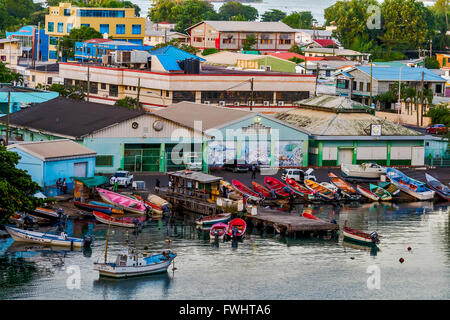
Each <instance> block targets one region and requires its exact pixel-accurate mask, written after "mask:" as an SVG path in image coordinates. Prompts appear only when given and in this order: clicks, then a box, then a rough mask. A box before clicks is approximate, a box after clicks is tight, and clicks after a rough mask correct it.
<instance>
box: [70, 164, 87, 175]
mask: <svg viewBox="0 0 450 320" xmlns="http://www.w3.org/2000/svg"><path fill="white" fill-rule="evenodd" d="M86 175H87V162H76V163H74V164H73V176H74V177H86Z"/></svg>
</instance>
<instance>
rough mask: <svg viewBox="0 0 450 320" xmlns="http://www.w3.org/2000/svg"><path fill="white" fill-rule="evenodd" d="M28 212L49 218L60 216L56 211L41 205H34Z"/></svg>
mask: <svg viewBox="0 0 450 320" xmlns="http://www.w3.org/2000/svg"><path fill="white" fill-rule="evenodd" d="M30 214H31V215H33V216H34V215H35V216H38V217H42V218H45V219H50V220H59V218H60V216H59V214H58V212H56V211H53V210H50V209H46V208H42V207H36V209H34V211H33V212H30Z"/></svg>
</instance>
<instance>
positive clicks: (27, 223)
mask: <svg viewBox="0 0 450 320" xmlns="http://www.w3.org/2000/svg"><path fill="white" fill-rule="evenodd" d="M34 223H35V222H34V219H33V217H32V216H29V215H26V216H25V217H24V218H23V224H24V226H33V225H34Z"/></svg>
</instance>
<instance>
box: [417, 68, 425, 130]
mask: <svg viewBox="0 0 450 320" xmlns="http://www.w3.org/2000/svg"><path fill="white" fill-rule="evenodd" d="M423 78H424V72H423V71H422V94H421V97H420V106H421V107H420V125H421V126H423V106H424V103H423V86H424V84H423ZM417 111H419V110H417Z"/></svg>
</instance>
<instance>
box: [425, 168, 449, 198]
mask: <svg viewBox="0 0 450 320" xmlns="http://www.w3.org/2000/svg"><path fill="white" fill-rule="evenodd" d="M425 178H426V179H427V185H428V186H429V187H430V188H431V189H433V190H434V191H435V192H436V193H437V194H438V196H440V197H441V198H443V199H445V200H447V201H450V188H449V187H447V186H446V185H445V184H443V183H442V182H440V181H439V180H438V179H436V178H434V177H432V176H431V175H429V174H428V173H425Z"/></svg>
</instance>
